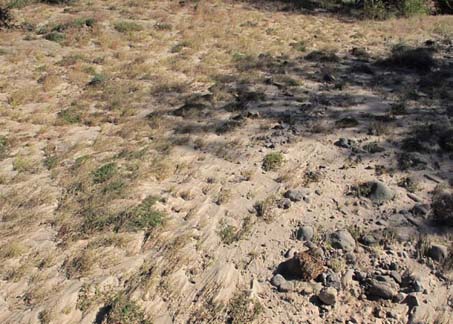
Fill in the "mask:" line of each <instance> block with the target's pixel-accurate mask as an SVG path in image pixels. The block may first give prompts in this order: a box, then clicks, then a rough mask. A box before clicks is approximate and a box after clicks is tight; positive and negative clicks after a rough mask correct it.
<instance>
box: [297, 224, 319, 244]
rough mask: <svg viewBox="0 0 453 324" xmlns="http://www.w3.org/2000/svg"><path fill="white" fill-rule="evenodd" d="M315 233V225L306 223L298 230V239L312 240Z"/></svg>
mask: <svg viewBox="0 0 453 324" xmlns="http://www.w3.org/2000/svg"><path fill="white" fill-rule="evenodd" d="M314 235H315V231H314V229H313V227H311V226H308V225H305V226H301V227H300V228H299V229H298V230H297V239H298V240H300V241H311V240H312V239H313V236H314Z"/></svg>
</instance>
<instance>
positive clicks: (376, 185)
mask: <svg viewBox="0 0 453 324" xmlns="http://www.w3.org/2000/svg"><path fill="white" fill-rule="evenodd" d="M369 185H370V186H371V187H370V189H371V192H370V194H369V195H368V198H370V199H371V200H373V201H377V202H383V201H388V200H392V199H393V198H395V193H394V192H393V190H391V189H390V188H389V187H387V185H386V184H384V183H383V182H381V181H372V182H370V183H369Z"/></svg>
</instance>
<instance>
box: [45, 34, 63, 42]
mask: <svg viewBox="0 0 453 324" xmlns="http://www.w3.org/2000/svg"><path fill="white" fill-rule="evenodd" d="M44 38H45V39H47V40H48V41H51V42H56V43H60V42H62V41H64V40H65V38H66V36H65V34H63V33H60V32H50V33H47V34H46V35H44Z"/></svg>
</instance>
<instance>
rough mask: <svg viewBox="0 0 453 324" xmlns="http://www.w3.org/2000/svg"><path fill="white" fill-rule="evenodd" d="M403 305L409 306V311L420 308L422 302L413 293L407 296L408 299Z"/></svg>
mask: <svg viewBox="0 0 453 324" xmlns="http://www.w3.org/2000/svg"><path fill="white" fill-rule="evenodd" d="M403 303H405V304H407V306H409V309H412V308H413V307H416V306H420V301H419V300H418V298H417V296H416V295H415V294H414V293H411V294H409V295H407V296H406V298H405V299H404V300H403Z"/></svg>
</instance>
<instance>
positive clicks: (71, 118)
mask: <svg viewBox="0 0 453 324" xmlns="http://www.w3.org/2000/svg"><path fill="white" fill-rule="evenodd" d="M57 119H58V121H60V122H61V123H62V124H77V123H80V122H81V121H82V115H81V114H80V112H79V111H77V109H75V108H74V107H70V108H68V109H64V110H62V111H60V112H59V113H58V114H57Z"/></svg>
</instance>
